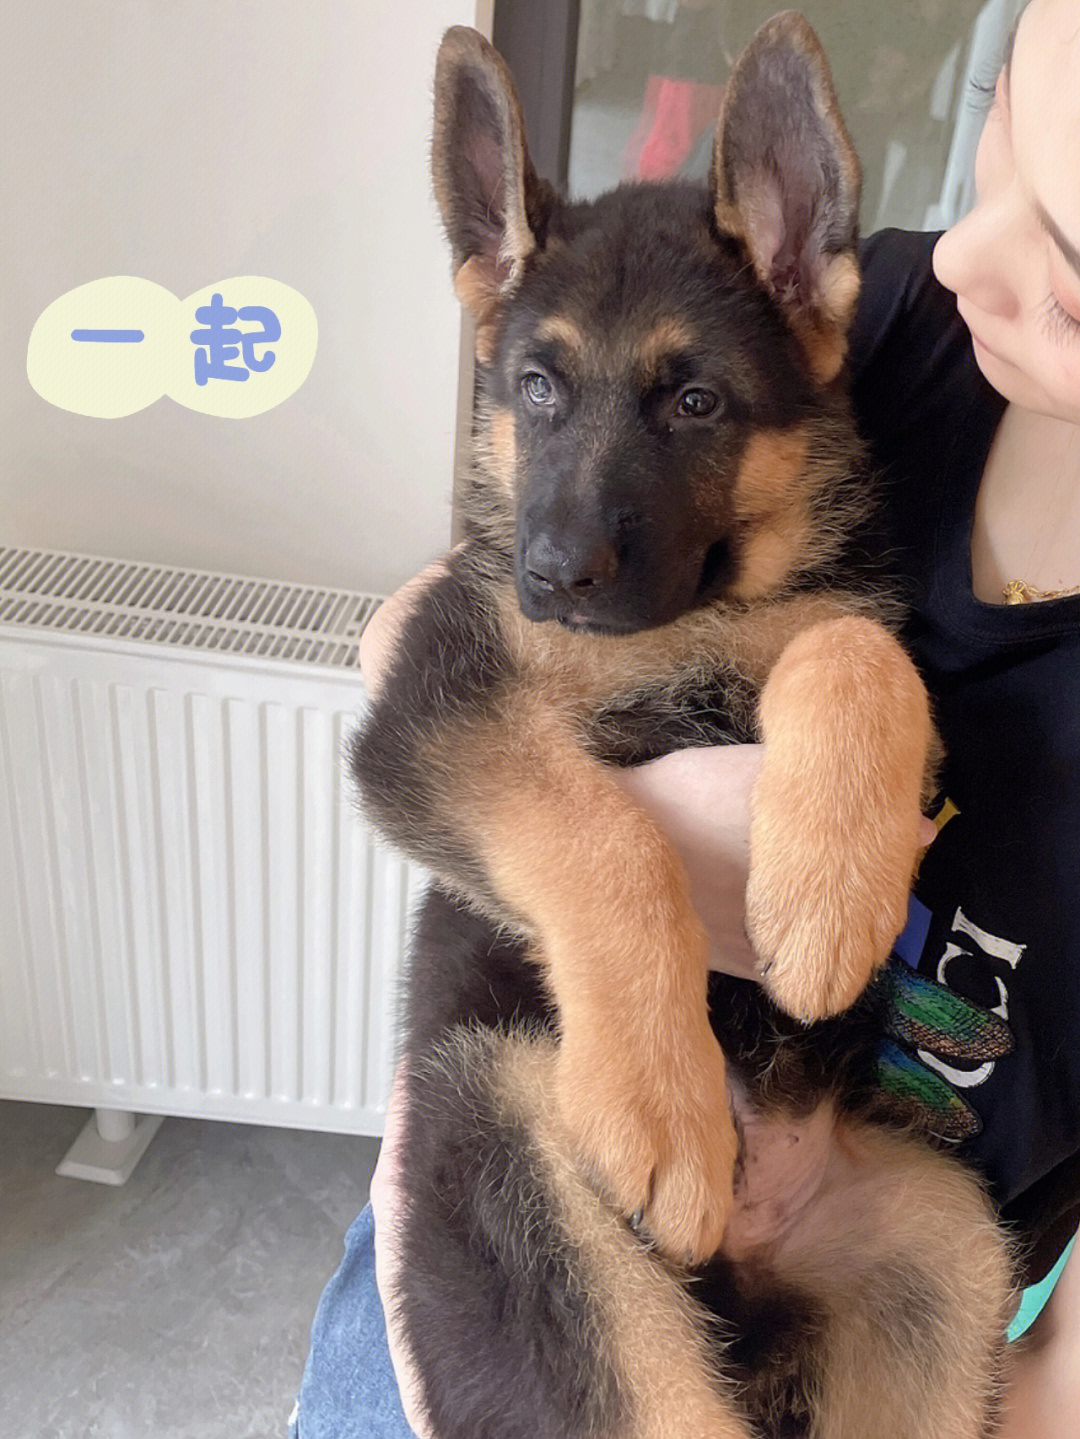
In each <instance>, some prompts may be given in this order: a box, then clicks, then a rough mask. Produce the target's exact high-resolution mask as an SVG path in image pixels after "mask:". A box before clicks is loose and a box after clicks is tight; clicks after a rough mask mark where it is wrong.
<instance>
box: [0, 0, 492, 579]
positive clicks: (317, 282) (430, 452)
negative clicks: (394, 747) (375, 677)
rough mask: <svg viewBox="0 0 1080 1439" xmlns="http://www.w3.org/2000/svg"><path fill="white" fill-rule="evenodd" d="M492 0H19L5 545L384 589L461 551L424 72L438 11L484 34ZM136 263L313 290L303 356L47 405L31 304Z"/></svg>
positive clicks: (1, 482)
mask: <svg viewBox="0 0 1080 1439" xmlns="http://www.w3.org/2000/svg"><path fill="white" fill-rule="evenodd" d="M490 8H491V0H408V3H400V0H399V3H378V0H95V3H82V0H32V3H21V4H14V5H10V6H7V7H5V19H4V20H3V22H2V30H0V53H2V57H3V58H2V60H0V93H2V95H3V106H4V111H3V113H4V120H3V124H2V134H0V149H2V153H3V174H4V176H5V180H4V189H5V222H4V228H5V243H4V246H3V251H2V254H0V396H2V397H3V398H2V403H3V424H2V426H0V544H26V545H40V546H49V547H55V548H61V549H72V550H79V551H85V552H88V553H96V554H103V555H110V556H116V557H119V558H126V559H140V560H156V561H162V562H171V563H175V564H186V565H194V566H197V567H200V568H212V569H222V570H230V571H236V572H239V573H245V574H256V575H265V576H269V577H273V578H282V579H290V580H297V581H308V582H321V583H324V584H332V585H342V586H347V587H351V588H359V589H368V590H374V591H377V592H384V591H387V590H389V589H391V588H393V587H394V586H395V585H396V584H398V583H399V582H400V581H401V580H403V579H404V578H405V577H406V576H408V575H409V574H411V573H413V572H414V571H415V570H416V569H417V568H418V567H419V566H420V565H421V564H423V563H424V562H425V561H426V560H427V559H428V558H430V557H431V556H433V555H434V554H436V553H438V552H439V551H441V550H442V549H443V548H444V547H445V545H446V543H447V541H448V537H449V522H450V517H449V497H450V492H451V480H452V467H453V458H454V440H455V428H456V422H457V416H458V411H459V404H460V395H459V360H460V355H459V351H460V347H461V341H460V334H461V329H460V322H459V316H458V312H457V307H456V303H455V301H454V299H453V295H452V291H451V287H450V281H449V268H448V256H447V251H446V248H445V246H444V244H443V241H442V237H441V234H440V231H439V226H438V220H437V216H436V213H435V209H434V205H433V202H432V200H431V191H430V181H429V175H428V144H429V133H430V124H431V73H432V65H433V62H434V53H435V48H436V46H437V43H438V38H439V35H440V34H441V32H442V30H443V28H444V27H445V26H447V25H449V24H454V23H470V24H479V25H480V26H481V28H489V21H490ZM118 274H128V275H137V276H141V277H143V278H145V279H148V280H152V281H154V282H156V283H157V284H160V285H164V286H165V287H167V288H168V289H169V290H171V291H173V293H174V294H176V295H177V296H181V297H183V296H186V295H188V294H190V293H192V292H193V291H195V290H197V289H200V288H201V287H203V286H205V285H207V284H209V283H211V282H213V281H215V280H220V279H225V278H227V277H229V276H232V275H243V274H257V275H265V276H267V277H270V278H272V279H275V280H280V281H283V282H284V283H285V284H287V285H290V286H292V287H293V288H294V289H296V290H298V291H299V292H300V293H301V294H302V295H304V296H305V297H306V298H307V299H308V301H309V302H310V303H311V304H312V305H313V307H314V309H315V314H316V316H317V319H318V324H319V344H318V350H317V353H316V357H315V363H314V366H313V368H312V371H311V374H310V375H309V377H308V379H307V381H306V382H305V384H304V385H303V386H302V387H301V388H300V389H299V390H298V391H297V392H296V393H295V394H294V395H293V396H292V397H291V398H290V399H288V400H286V401H285V402H284V403H283V404H281V405H280V406H278V407H277V408H276V409H273V410H270V411H268V412H266V413H264V414H262V415H258V416H255V417H253V418H250V419H245V420H228V419H220V418H215V417H211V416H207V415H202V414H199V413H197V412H195V411H193V410H189V409H185V408H183V407H182V406H180V405H177V404H174V403H173V402H172V401H171V400H169V399H166V398H163V399H161V400H158V401H157V402H156V403H154V404H153V405H151V406H149V407H148V408H147V409H145V410H142V411H140V412H139V413H137V414H134V415H131V416H129V417H127V418H123V419H114V420H103V419H93V418H89V417H86V416H81V415H76V414H72V413H69V412H67V411H65V410H61V409H58V408H55V407H53V406H52V405H50V404H48V403H47V402H46V401H45V400H43V399H42V398H41V397H40V396H39V395H38V394H36V393H35V392H34V390H33V389H32V388H31V386H30V384H29V381H28V379H27V374H26V345H27V341H28V339H29V335H30V331H31V329H32V327H33V324H34V322H35V320H36V319H37V317H38V316H39V315H40V313H41V312H42V311H43V310H44V309H45V308H46V306H47V305H49V304H50V303H51V302H52V301H53V300H55V299H57V298H58V297H59V296H60V295H62V294H64V293H65V292H66V291H68V290H70V289H72V288H74V287H75V286H77V285H81V284H85V283H86V282H88V281H91V280H95V279H98V278H100V277H103V276H107V275H118ZM226 303H228V300H227V298H226ZM253 378H254V377H253Z"/></svg>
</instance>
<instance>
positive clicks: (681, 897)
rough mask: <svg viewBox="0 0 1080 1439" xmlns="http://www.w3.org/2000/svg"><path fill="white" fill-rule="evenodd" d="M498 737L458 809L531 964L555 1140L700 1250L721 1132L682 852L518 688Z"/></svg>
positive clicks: (700, 954)
mask: <svg viewBox="0 0 1080 1439" xmlns="http://www.w3.org/2000/svg"><path fill="white" fill-rule="evenodd" d="M503 733H504V735H508V736H512V740H507V741H506V742H505V743H504V745H503V746H502V748H494V749H493V748H492V747H491V745H490V737H489V741H488V742H487V743H485V748H484V753H483V755H482V756H479V755H478V756H477V758H476V764H475V767H474V768H473V773H474V775H475V776H477V778H476V779H474V781H473V794H472V798H471V802H470V805H469V808H470V809H471V813H470V814H469V815H468V816H467V822H468V825H469V828H470V829H472V831H473V833H474V835H475V836H476V838H477V841H478V843H479V846H480V849H481V851H482V856H483V860H484V864H485V868H486V869H487V871H488V874H489V875H490V878H491V882H492V885H493V888H494V889H495V891H496V892H497V893H498V894H499V896H500V898H501V899H502V900H503V901H504V902H505V903H506V904H507V905H508V906H509V907H510V908H511V910H512V911H513V912H515V913H517V914H518V915H519V916H520V917H521V919H522V921H523V924H524V926H525V927H526V928H527V929H528V930H529V931H530V932H531V933H532V934H533V936H534V938H535V939H536V941H537V945H538V954H539V957H540V958H541V960H542V962H543V964H544V965H545V966H546V970H547V975H548V980H549V983H550V986H551V990H552V993H553V995H554V997H555V1000H556V1003H557V1006H558V1012H559V1022H560V1034H561V1042H560V1049H559V1060H558V1087H559V1100H560V1109H561V1113H562V1117H563V1120H564V1122H565V1125H566V1127H567V1130H568V1133H569V1137H570V1140H571V1142H572V1144H573V1146H574V1149H575V1152H576V1153H577V1155H578V1156H579V1158H580V1160H581V1162H582V1163H583V1165H584V1166H585V1168H586V1169H587V1170H588V1171H591V1172H592V1173H593V1175H594V1177H595V1178H596V1180H597V1181H598V1183H599V1184H600V1185H601V1187H602V1188H603V1189H605V1191H606V1192H607V1193H608V1194H609V1195H610V1197H611V1199H612V1200H613V1202H614V1203H615V1204H616V1205H617V1206H618V1207H619V1208H620V1209H621V1210H622V1212H623V1213H624V1214H626V1215H628V1216H632V1215H641V1217H642V1219H643V1222H644V1227H645V1229H646V1230H647V1232H648V1233H649V1235H650V1236H651V1237H652V1239H653V1240H654V1241H655V1242H656V1243H657V1245H658V1246H659V1247H660V1248H661V1249H662V1250H663V1251H664V1252H665V1253H666V1254H667V1255H669V1256H670V1257H671V1258H673V1259H676V1260H679V1261H687V1262H698V1261H701V1260H704V1259H706V1258H708V1257H709V1256H710V1255H712V1254H713V1253H715V1251H716V1250H717V1249H718V1247H719V1244H720V1240H721V1237H722V1235H723V1231H724V1226H725V1223H726V1220H727V1215H728V1211H729V1208H730V1205H731V1196H732V1171H733V1167H734V1162H735V1151H736V1138H735V1131H734V1126H733V1122H732V1118H731V1113H730V1108H729V1103H728V1097H727V1089H726V1084H725V1077H724V1061H723V1056H722V1054H721V1051H720V1048H719V1046H718V1044H717V1043H716V1040H715V1038H714V1037H713V1034H712V1031H711V1029H710V1027H709V1023H708V1014H707V1001H706V982H707V964H708V961H707V949H706V941H705V934H704V931H703V929H702V926H701V923H700V921H699V920H698V918H697V916H696V914H695V913H694V911H693V908H692V906H691V904H690V900H689V894H688V886H687V880H686V874H685V871H684V869H683V866H682V862H681V860H680V859H679V857H678V855H677V854H676V853H675V851H674V849H673V847H672V846H671V844H670V842H669V841H668V840H667V839H666V838H665V836H663V835H662V834H661V832H660V831H659V830H658V829H657V827H656V825H655V824H654V822H653V821H652V820H651V819H650V818H649V817H648V816H647V815H646V814H645V813H644V811H642V810H641V809H639V808H638V807H637V806H636V805H635V804H634V803H633V801H632V800H630V799H629V797H628V796H627V795H626V794H625V793H624V792H623V791H622V790H621V789H620V787H619V786H618V785H617V784H616V782H615V781H614V779H613V778H612V776H611V774H610V773H609V772H608V771H606V770H605V769H604V767H603V766H602V765H600V764H598V763H597V762H596V761H595V760H593V759H592V758H591V757H590V756H589V755H588V754H586V753H585V751H584V750H583V749H582V747H581V745H580V743H579V742H578V739H577V737H576V735H575V734H574V733H573V730H572V727H571V726H570V724H568V723H567V722H566V721H565V720H562V719H560V718H559V717H558V716H556V715H553V714H551V713H549V712H546V711H545V710H543V709H542V708H540V707H537V706H535V705H532V706H530V705H529V704H528V702H527V701H522V703H521V706H520V709H519V711H518V712H517V713H515V714H514V715H513V716H512V717H510V718H509V721H508V722H507V723H506V724H505V725H504V727H503Z"/></svg>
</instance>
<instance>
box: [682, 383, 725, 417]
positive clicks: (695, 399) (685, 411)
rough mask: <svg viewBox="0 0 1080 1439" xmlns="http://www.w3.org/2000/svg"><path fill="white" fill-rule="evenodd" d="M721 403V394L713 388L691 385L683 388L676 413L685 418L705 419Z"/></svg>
mask: <svg viewBox="0 0 1080 1439" xmlns="http://www.w3.org/2000/svg"><path fill="white" fill-rule="evenodd" d="M719 403H720V396H719V395H715V394H713V392H712V390H703V389H701V388H700V387H698V386H691V388H689V389H687V390H683V392H682V394H681V395H680V396H679V399H678V403H677V404H676V406H675V413H676V414H677V415H678V416H679V417H680V419H684V420H703V419H705V418H706V416H708V415H711V414H712V413H713V411H714V410H715V409H716V407H717V406H718V405H719Z"/></svg>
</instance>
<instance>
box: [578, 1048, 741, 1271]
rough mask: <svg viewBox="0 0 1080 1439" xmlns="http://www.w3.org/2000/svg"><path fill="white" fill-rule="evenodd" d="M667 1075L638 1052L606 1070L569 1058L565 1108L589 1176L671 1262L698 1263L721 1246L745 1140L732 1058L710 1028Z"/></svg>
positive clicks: (663, 1068) (583, 1057)
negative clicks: (737, 1115)
mask: <svg viewBox="0 0 1080 1439" xmlns="http://www.w3.org/2000/svg"><path fill="white" fill-rule="evenodd" d="M693 1049H694V1055H693V1059H692V1060H691V1059H690V1057H689V1056H688V1055H687V1053H685V1052H684V1053H683V1054H682V1055H681V1056H680V1058H679V1060H677V1061H675V1062H673V1063H672V1064H671V1065H662V1066H661V1069H660V1072H657V1073H649V1072H647V1071H645V1070H644V1069H643V1067H642V1064H641V1056H640V1054H639V1055H635V1056H633V1058H632V1059H631V1060H630V1061H629V1062H628V1063H626V1064H620V1063H619V1062H618V1061H617V1060H613V1057H612V1056H611V1055H610V1052H609V1054H608V1055H607V1056H605V1059H604V1061H602V1062H601V1063H600V1064H597V1063H595V1062H594V1061H592V1060H590V1058H589V1057H588V1056H586V1055H582V1054H577V1055H575V1054H574V1053H572V1052H564V1053H562V1054H561V1055H560V1063H559V1085H558V1087H559V1103H560V1109H561V1113H562V1117H563V1122H564V1124H565V1126H566V1129H567V1131H568V1133H569V1137H570V1142H571V1145H572V1146H573V1149H574V1152H575V1154H576V1155H577V1157H578V1162H579V1163H580V1164H581V1166H582V1168H583V1170H584V1171H585V1172H586V1173H587V1174H589V1175H590V1177H591V1178H592V1179H593V1181H594V1182H595V1183H596V1184H597V1186H598V1188H600V1190H601V1191H602V1192H603V1193H604V1194H605V1195H606V1196H607V1197H608V1199H609V1200H610V1201H611V1203H612V1204H613V1205H614V1206H615V1208H617V1209H618V1210H619V1211H620V1212H621V1213H622V1214H624V1215H625V1216H626V1218H627V1219H628V1220H630V1221H631V1222H632V1223H633V1225H634V1227H635V1228H636V1229H637V1230H638V1232H639V1233H641V1234H642V1235H643V1236H645V1237H647V1238H648V1239H649V1240H650V1241H651V1242H652V1243H653V1244H655V1246H656V1247H657V1248H658V1249H659V1250H660V1251H661V1252H662V1253H663V1254H664V1255H665V1256H667V1257H668V1258H669V1259H671V1260H673V1261H674V1262H676V1263H679V1264H700V1263H703V1262H704V1261H705V1260H706V1259H708V1258H710V1257H711V1256H712V1255H713V1254H715V1253H716V1251H717V1250H718V1249H719V1247H720V1242H721V1240H722V1238H723V1234H724V1229H725V1226H726V1224H727V1219H728V1214H729V1212H730V1209H731V1203H732V1192H733V1174H734V1167H735V1156H736V1149H737V1140H736V1135H735V1128H734V1123H733V1121H732V1117H731V1109H730V1104H729V1100H728V1092H727V1085H726V1082H725V1077H724V1060H723V1055H722V1054H721V1052H720V1048H719V1046H718V1045H717V1043H716V1041H715V1039H714V1038H713V1036H712V1032H711V1031H710V1030H708V1027H707V1026H705V1033H704V1035H703V1036H702V1038H701V1040H700V1041H699V1042H698V1043H697V1044H696V1045H694V1046H693Z"/></svg>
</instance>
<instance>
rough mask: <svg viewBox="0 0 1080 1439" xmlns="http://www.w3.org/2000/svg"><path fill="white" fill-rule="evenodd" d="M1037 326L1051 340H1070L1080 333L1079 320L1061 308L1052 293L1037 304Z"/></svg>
mask: <svg viewBox="0 0 1080 1439" xmlns="http://www.w3.org/2000/svg"><path fill="white" fill-rule="evenodd" d="M1039 327H1040V329H1041V330H1042V332H1043V334H1044V335H1046V336H1047V337H1048V338H1049V339H1051V340H1060V341H1064V340H1072V339H1075V338H1076V336H1077V335H1080V320H1078V319H1077V318H1076V316H1075V315H1070V314H1069V312H1068V310H1066V309H1063V308H1062V306H1061V305H1060V304H1059V303H1058V301H1057V300H1056V299H1055V298H1054V296H1053V294H1049V295H1047V297H1046V299H1045V300H1044V301H1043V302H1042V304H1041V305H1040V306H1039Z"/></svg>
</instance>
